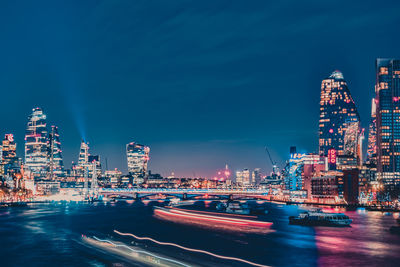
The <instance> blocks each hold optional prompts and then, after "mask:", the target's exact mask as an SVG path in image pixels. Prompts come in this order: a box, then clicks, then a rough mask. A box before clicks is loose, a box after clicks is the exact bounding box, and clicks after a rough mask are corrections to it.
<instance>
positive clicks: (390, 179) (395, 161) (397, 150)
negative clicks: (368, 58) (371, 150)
mask: <svg viewBox="0 0 400 267" xmlns="http://www.w3.org/2000/svg"><path fill="white" fill-rule="evenodd" d="M375 92H376V142H377V178H378V179H379V180H380V181H382V182H383V183H384V184H386V185H395V184H397V185H399V184H400V60H398V59H382V58H378V59H377V60H376V85H375Z"/></svg>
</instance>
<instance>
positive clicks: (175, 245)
mask: <svg viewBox="0 0 400 267" xmlns="http://www.w3.org/2000/svg"><path fill="white" fill-rule="evenodd" d="M114 233H116V234H119V235H122V236H131V237H133V238H135V239H138V240H148V241H151V242H153V243H156V244H159V245H163V246H173V247H177V248H180V249H183V250H186V251H191V252H197V253H203V254H207V255H210V256H213V257H216V258H220V259H224V260H232V261H238V262H242V263H246V264H249V265H253V266H259V267H269V266H268V265H263V264H259V263H254V262H251V261H247V260H244V259H240V258H235V257H227V256H221V255H218V254H214V253H212V252H209V251H206V250H200V249H194V248H187V247H184V246H181V245H178V244H175V243H168V242H161V241H157V240H155V239H153V238H150V237H140V236H136V235H134V234H131V233H122V232H119V231H118V230H114Z"/></svg>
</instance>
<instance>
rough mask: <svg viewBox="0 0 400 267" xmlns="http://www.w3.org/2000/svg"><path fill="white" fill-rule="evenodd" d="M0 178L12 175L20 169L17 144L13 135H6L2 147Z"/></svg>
mask: <svg viewBox="0 0 400 267" xmlns="http://www.w3.org/2000/svg"><path fill="white" fill-rule="evenodd" d="M1 148H2V149H1V155H0V158H1V161H0V163H1V164H0V176H7V175H11V174H12V173H16V172H18V171H19V169H20V165H19V160H18V157H17V144H16V143H15V141H14V136H13V135H12V134H6V135H5V137H4V139H3V141H2V145H1Z"/></svg>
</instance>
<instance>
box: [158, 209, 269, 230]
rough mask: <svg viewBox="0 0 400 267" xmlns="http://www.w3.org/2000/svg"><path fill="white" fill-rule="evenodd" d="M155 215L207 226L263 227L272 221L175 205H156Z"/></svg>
mask: <svg viewBox="0 0 400 267" xmlns="http://www.w3.org/2000/svg"><path fill="white" fill-rule="evenodd" d="M154 214H155V216H159V217H162V218H163V219H166V220H170V221H175V222H189V223H195V224H203V225H208V226H216V227H218V226H239V227H246V226H247V227H258V228H265V227H269V226H271V225H272V222H266V221H260V220H258V218H257V217H256V216H248V215H240V214H227V213H222V212H210V211H199V210H189V209H180V208H175V207H166V208H162V207H156V208H155V209H154Z"/></svg>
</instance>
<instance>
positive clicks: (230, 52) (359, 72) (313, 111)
mask: <svg viewBox="0 0 400 267" xmlns="http://www.w3.org/2000/svg"><path fill="white" fill-rule="evenodd" d="M9 5H10V9H8V6H5V7H4V9H2V11H0V12H2V14H1V15H2V16H0V17H2V18H3V19H4V18H7V19H11V18H10V17H11V16H12V15H13V14H14V13H13V12H15V10H18V9H15V7H13V4H9ZM192 5H196V4H192ZM293 5H296V4H293ZM393 5H398V4H397V3H394V4H393ZM340 6H341V5H340V4H338V5H337V6H330V5H329V6H328V5H325V4H319V5H317V7H315V6H314V9H312V10H311V11H307V10H304V12H303V14H292V13H289V14H286V12H287V11H288V7H287V6H285V4H266V3H259V8H258V9H255V8H254V7H253V8H252V9H251V10H247V11H246V10H241V11H243V12H242V13H241V14H240V16H241V18H242V19H243V21H246V23H244V22H241V20H240V19H239V20H234V19H233V18H232V17H230V16H229V14H238V10H239V9H241V8H242V7H238V6H237V5H235V4H230V5H227V4H221V5H220V6H219V7H218V8H217V7H211V6H208V7H203V8H201V9H196V11H191V10H190V9H189V8H188V9H184V10H183V11H182V12H181V13H180V14H181V15H180V16H177V15H174V14H175V13H174V12H175V11H176V8H177V7H175V6H174V5H170V6H163V7H162V8H161V7H160V9H162V10H163V11H162V12H165V17H164V22H165V23H171V24H173V25H174V31H171V30H170V29H168V27H165V28H163V27H162V26H159V25H160V23H159V22H160V21H159V18H153V17H151V16H150V17H143V16H141V15H140V12H137V11H136V12H133V11H135V10H140V8H141V6H140V4H133V3H131V4H126V6H124V8H125V10H124V9H122V8H121V7H122V4H121V3H120V2H115V3H103V4H102V5H99V6H95V5H91V4H87V6H84V7H83V6H79V7H77V6H75V5H74V3H69V4H68V6H67V7H65V13H64V14H63V15H59V16H58V17H56V16H55V15H54V14H53V13H52V10H53V9H54V8H57V7H59V6H57V4H56V3H53V4H50V3H49V5H48V8H47V9H45V10H43V11H42V12H41V19H39V18H38V17H36V15H35V12H34V11H35V10H37V8H38V6H36V5H34V6H32V10H33V11H30V12H27V11H21V12H22V13H23V15H24V17H26V19H27V20H28V21H31V22H32V23H31V24H30V25H25V24H24V27H22V26H21V24H18V22H17V21H15V20H13V23H9V24H8V25H10V28H9V30H1V33H2V34H3V36H4V38H5V40H6V41H5V42H4V43H2V44H0V48H1V51H3V52H1V53H2V57H3V58H4V62H3V64H2V67H1V72H2V75H1V76H0V84H1V85H2V88H3V90H4V91H5V92H7V94H8V95H9V98H10V101H9V102H7V103H5V104H4V105H2V106H1V111H2V112H3V114H10V115H8V116H2V118H0V122H1V125H2V128H1V131H0V134H1V135H3V134H7V133H13V134H14V136H15V139H16V142H17V144H18V146H17V151H18V155H19V156H20V157H22V156H23V148H24V145H23V144H24V142H23V138H24V131H25V127H26V121H27V116H28V115H29V114H30V112H31V109H32V108H34V107H36V106H38V107H41V108H43V110H44V112H45V113H46V115H47V116H48V125H57V126H58V127H59V134H60V138H61V142H62V146H63V157H64V164H65V165H66V167H69V166H70V164H71V161H77V155H78V152H79V145H80V140H81V139H82V138H84V139H85V140H87V141H88V142H89V143H90V146H91V148H92V149H93V151H94V154H99V155H101V157H102V160H105V158H107V160H108V165H109V169H113V168H115V167H117V168H119V169H121V170H124V171H126V169H127V168H126V159H125V145H126V144H127V143H129V142H132V141H135V142H139V143H143V144H146V145H147V146H149V147H151V150H152V156H151V161H150V162H149V169H150V170H154V171H155V172H160V173H162V174H163V175H169V174H170V173H171V172H172V171H174V172H175V174H176V175H179V176H193V175H194V174H196V176H207V177H211V176H212V175H213V174H214V172H215V170H216V169H220V168H221V167H223V166H225V164H226V163H228V164H229V166H232V169H233V170H239V169H243V168H249V169H254V168H257V167H259V168H262V170H264V171H265V170H266V169H267V170H270V169H271V166H270V164H269V160H268V157H267V155H266V154H265V150H264V147H265V146H268V147H269V149H270V151H271V154H272V157H273V158H274V160H276V161H277V162H278V163H279V164H280V166H281V167H282V166H283V161H284V160H286V159H287V158H288V148H289V147H290V146H292V145H295V146H297V147H298V150H299V151H300V152H302V151H304V152H317V151H318V141H317V137H318V115H319V109H318V101H319V94H320V83H321V81H322V79H324V78H325V77H327V75H329V73H331V72H332V71H334V70H336V69H339V70H340V71H341V72H342V73H343V74H344V76H345V79H346V81H347V83H348V87H349V90H350V91H351V94H352V96H353V98H354V100H355V102H356V105H357V108H358V109H359V113H360V117H361V123H362V128H365V129H366V130H367V129H368V123H369V121H370V109H371V107H370V103H371V98H372V97H374V95H375V94H374V85H375V67H374V62H375V58H378V57H388V58H399V57H400V56H399V52H398V49H396V43H397V41H398V40H397V39H398V38H399V37H398V36H395V35H394V36H393V35H390V36H388V35H387V34H385V33H387V32H395V30H396V25H398V23H399V18H398V16H396V8H395V7H393V6H392V7H390V8H389V7H382V6H380V5H378V4H373V3H366V4H365V6H363V7H361V8H360V7H359V6H358V5H355V4H349V6H348V10H347V11H346V10H344V11H343V13H342V15H337V14H336V13H335V11H337V9H341V7H340ZM105 8H107V9H111V10H114V11H115V12H113V18H114V20H113V23H112V24H110V26H109V27H110V29H109V30H108V31H107V30H105V29H103V28H102V27H99V29H100V30H94V28H93V27H94V26H93V25H105V24H106V23H107V21H108V19H109V18H108V17H107V16H106V15H104V14H103V13H102V12H101V10H104V9H105ZM316 8H317V9H319V13H318V15H317V14H316V12H315V9H316ZM13 10H14V11H13ZM267 10H275V11H276V15H269V16H266V15H265V14H270V13H271V12H267ZM290 10H296V8H295V7H293V6H290ZM370 10H372V11H370ZM129 12H130V13H132V12H133V13H134V14H135V15H136V17H137V21H136V22H135V21H133V22H132V21H125V20H124V18H126V16H127V14H130V13H129ZM155 12H160V11H155ZM292 12H293V11H292ZM307 12H309V13H307ZM110 13H112V12H110ZM72 14H73V15H78V16H77V17H78V18H79V19H78V21H77V22H76V21H73V20H72V19H70V15H72ZM291 15H292V16H293V15H296V16H295V19H296V21H297V22H298V23H296V24H291V23H290V20H289V21H288V22H286V24H285V23H284V24H283V25H282V26H284V29H285V31H284V33H281V32H280V31H279V32H278V31H276V30H274V27H273V25H275V24H278V23H283V21H281V19H280V16H283V17H284V18H286V19H290V16H291ZM190 16H197V17H198V18H199V20H198V21H196V20H195V21H193V20H192V24H190V25H186V24H185V23H184V22H185V18H188V17H190ZM308 16H311V17H312V18H313V19H312V20H311V19H310V20H309V18H308ZM319 16H321V17H319ZM116 17H118V18H119V19H116V20H115V18H116ZM318 18H320V19H318ZM322 18H323V19H322ZM47 20H52V21H55V23H52V24H47V23H46V22H47ZM206 20H207V21H209V22H208V23H202V22H203V21H206ZM293 21H294V20H293ZM360 21H362V22H363V23H360ZM53 24H54V25H56V24H57V25H61V30H60V31H58V30H59V28H56V27H55V26H54V25H53ZM78 25H81V27H78ZM227 25H230V26H232V27H227ZM211 26H212V30H209V31H207V29H209V28H210V27H211ZM82 28H83V29H82ZM382 28H384V29H385V31H381V29H382ZM84 29H90V30H91V35H90V36H84V34H83V33H84ZM150 29H153V30H154V31H155V34H156V36H158V37H157V38H156V40H154V39H153V40H149V39H148V38H147V35H146V32H151V31H150ZM260 29H263V31H262V32H263V33H262V35H260ZM324 29H332V34H335V35H337V36H340V38H337V39H338V40H332V38H329V36H330V34H331V33H329V34H327V33H324V32H323V30H324ZM131 30H132V31H133V32H136V34H134V35H132V36H131V35H130V31H131ZM252 30H254V31H252ZM13 31H17V32H19V33H20V35H19V37H17V36H13V34H12V32H13ZM48 32H50V33H52V35H51V36H52V37H48ZM189 32H196V33H198V35H195V34H192V35H189V34H188V33H189ZM220 34H223V36H222V37H221V38H222V40H221V39H218V38H219V36H220ZM180 36H185V38H186V39H184V38H180ZM233 36H234V37H233ZM83 37H85V38H83ZM110 39H111V40H116V41H115V42H110ZM7 40H12V41H13V43H14V42H15V41H19V42H18V45H17V46H16V47H11V45H10V44H11V43H8V42H7ZM288 40H290V43H288ZM343 40H348V42H346V41H345V42H343ZM95 41H98V44H99V45H98V46H97V48H96V49H93V50H92V49H91V47H92V45H93V43H94V42H95ZM141 41H142V42H144V41H146V46H144V45H141ZM224 42H226V43H227V44H226V45H225V46H224V48H223V50H221V49H220V48H219V47H220V46H221V44H225V43H224ZM78 43H79V45H80V46H79V47H77V44H78ZM28 44H29V45H28ZM190 44H194V45H190ZM278 47H279V49H281V50H279V51H280V52H279V53H275V52H274V51H276V50H277V49H278ZM316 48H318V49H316ZM294 49H296V50H294ZM61 51H63V53H61ZM135 51H137V52H135ZM282 51H283V52H282ZM299 51H301V52H299ZM199 54H201V56H199ZM171 55H173V56H171ZM125 56H127V58H126V59H125ZM202 57H205V58H206V60H207V61H205V60H202ZM211 59H212V60H211ZM120 61H124V63H121V62H120ZM172 62H174V63H173V64H172ZM20 66H23V67H20ZM183 66H185V67H183ZM187 66H189V68H188V69H189V71H188V70H185V69H186V68H187ZM288 66H290V67H288ZM155 77H157V78H155ZM204 80H207V83H205V82H202V81H204ZM21 95H22V96H23V97H22V98H21ZM277 109H279V111H280V112H279V116H274V114H276V113H277V112H276V110H277ZM294 114H296V116H294ZM10 118H12V119H10ZM171 118H174V119H171ZM299 118H301V119H299Z"/></svg>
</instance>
